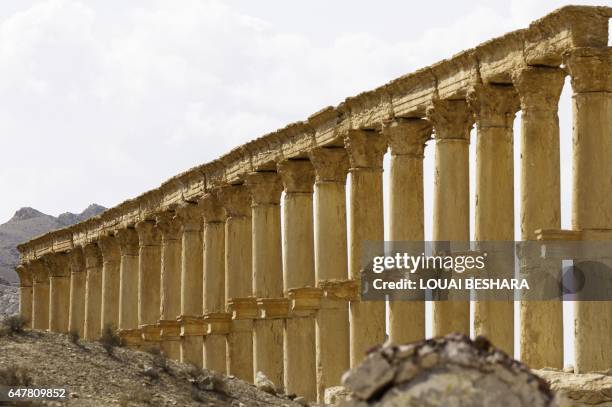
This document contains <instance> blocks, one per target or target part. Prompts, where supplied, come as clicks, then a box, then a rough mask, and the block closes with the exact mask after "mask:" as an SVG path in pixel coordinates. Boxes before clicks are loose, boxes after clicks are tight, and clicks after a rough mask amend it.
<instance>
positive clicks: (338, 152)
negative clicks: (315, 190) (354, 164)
mask: <svg viewBox="0 0 612 407" xmlns="http://www.w3.org/2000/svg"><path fill="white" fill-rule="evenodd" d="M308 156H309V157H310V162H311V163H312V166H313V167H314V171H315V175H316V181H317V182H341V183H344V182H345V181H346V174H347V173H348V169H349V159H348V154H347V153H346V150H345V149H344V148H330V147H317V148H315V149H313V150H310V152H309V153H308Z"/></svg>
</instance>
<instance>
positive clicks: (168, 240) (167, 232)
mask: <svg viewBox="0 0 612 407" xmlns="http://www.w3.org/2000/svg"><path fill="white" fill-rule="evenodd" d="M157 228H158V229H159V230H160V232H161V235H162V240H161V287H160V297H161V298H160V320H159V321H158V325H159V327H160V337H161V341H162V342H161V347H162V350H163V352H164V353H165V354H166V356H168V357H169V358H170V359H174V360H179V359H180V357H181V343H180V341H181V336H180V333H181V329H180V325H179V323H178V321H177V320H176V318H177V317H178V316H179V315H180V314H181V228H180V223H179V222H178V221H177V220H176V219H174V212H170V211H168V212H163V213H161V214H159V215H157Z"/></svg>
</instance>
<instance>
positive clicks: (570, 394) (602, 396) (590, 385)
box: [534, 369, 612, 407]
mask: <svg viewBox="0 0 612 407" xmlns="http://www.w3.org/2000/svg"><path fill="white" fill-rule="evenodd" d="M534 372H535V373H536V374H537V375H538V376H540V377H542V378H543V379H544V380H546V381H547V382H548V383H549V384H550V387H551V388H552V389H553V390H554V391H555V392H557V393H560V394H563V395H564V396H565V397H567V398H568V399H569V400H571V404H572V406H576V407H579V406H585V407H586V406H599V407H604V406H605V407H612V369H610V370H609V371H607V372H600V373H585V374H573V373H570V372H563V371H559V370H554V369H541V370H535V371H534Z"/></svg>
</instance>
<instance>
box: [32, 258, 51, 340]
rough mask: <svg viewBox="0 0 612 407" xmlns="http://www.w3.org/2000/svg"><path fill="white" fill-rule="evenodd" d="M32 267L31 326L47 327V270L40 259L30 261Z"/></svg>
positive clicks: (44, 328) (35, 327)
mask: <svg viewBox="0 0 612 407" xmlns="http://www.w3.org/2000/svg"><path fill="white" fill-rule="evenodd" d="M30 267H31V268H32V328H33V329H40V330H47V329H49V271H48V270H47V267H46V266H45V264H44V263H43V261H42V260H40V259H38V260H33V261H31V262H30Z"/></svg>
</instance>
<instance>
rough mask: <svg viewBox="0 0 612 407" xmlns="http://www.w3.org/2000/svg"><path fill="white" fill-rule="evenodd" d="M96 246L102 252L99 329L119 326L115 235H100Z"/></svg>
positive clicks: (118, 252) (117, 265)
mask: <svg viewBox="0 0 612 407" xmlns="http://www.w3.org/2000/svg"><path fill="white" fill-rule="evenodd" d="M98 247H99V248H100V252H101V254H102V305H101V307H102V311H101V312H100V329H104V328H105V327H109V328H110V329H111V330H116V329H118V328H119V285H120V279H121V277H120V263H121V251H120V249H119V241H118V239H117V238H116V237H115V236H100V237H99V238H98Z"/></svg>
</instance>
